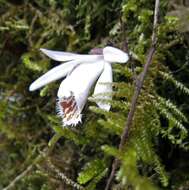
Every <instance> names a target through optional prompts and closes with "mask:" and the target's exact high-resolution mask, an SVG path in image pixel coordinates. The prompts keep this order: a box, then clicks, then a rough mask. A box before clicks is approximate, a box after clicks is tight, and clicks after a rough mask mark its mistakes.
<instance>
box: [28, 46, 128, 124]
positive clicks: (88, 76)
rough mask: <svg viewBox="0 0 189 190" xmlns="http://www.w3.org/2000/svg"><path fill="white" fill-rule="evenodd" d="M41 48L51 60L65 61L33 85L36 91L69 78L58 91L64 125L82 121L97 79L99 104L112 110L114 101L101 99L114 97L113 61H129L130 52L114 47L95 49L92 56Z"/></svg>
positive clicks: (95, 89) (96, 95) (59, 108)
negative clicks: (112, 94) (111, 106)
mask: <svg viewBox="0 0 189 190" xmlns="http://www.w3.org/2000/svg"><path fill="white" fill-rule="evenodd" d="M40 50H41V51H42V52H43V53H44V54H46V55H47V56H48V57H50V58H51V59H53V60H55V61H61V62H65V63H62V64H61V65H59V66H56V67H54V68H53V69H51V70H50V71H48V72H47V73H45V74H44V75H42V76H41V77H39V78H38V79H37V80H35V81H34V82H33V83H32V84H31V85H30V87H29V90H30V91H34V90H36V89H38V88H41V87H42V86H44V85H46V84H48V83H50V82H52V81H55V80H58V79H60V78H63V77H66V78H65V79H64V80H63V81H62V83H61V84H60V87H59V90H58V94H57V95H58V103H57V108H58V114H59V115H60V116H61V117H62V122H63V126H68V125H77V124H78V123H79V122H81V112H82V110H83V107H84V105H85V103H86V101H87V97H88V95H89V92H90V90H91V88H92V86H93V85H94V84H95V82H96V86H95V88H94V96H95V97H97V98H98V100H97V105H98V106H99V107H100V108H101V109H104V110H107V111H109V109H110V103H108V101H101V99H104V100H110V99H111V92H112V86H111V85H110V84H111V83H112V67H111V63H114V62H117V63H125V62H127V61H128V59H129V57H128V54H127V53H125V52H123V51H121V50H120V49H117V48H114V47H111V46H107V47H105V48H103V49H97V48H96V49H93V50H92V51H91V54H89V55H88V54H87V55H81V54H76V53H69V52H62V51H51V50H47V49H40ZM99 50H100V52H99ZM99 53H100V54H99ZM102 83H106V84H107V83H108V84H107V85H104V84H102ZM105 94H106V95H105Z"/></svg>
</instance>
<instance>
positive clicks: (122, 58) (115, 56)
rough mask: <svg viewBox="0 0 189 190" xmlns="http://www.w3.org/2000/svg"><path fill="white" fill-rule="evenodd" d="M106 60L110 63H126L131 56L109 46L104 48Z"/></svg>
mask: <svg viewBox="0 0 189 190" xmlns="http://www.w3.org/2000/svg"><path fill="white" fill-rule="evenodd" d="M103 55H104V60H105V61H107V62H110V63H113V62H117V63H126V62H127V61H128V60H129V56H128V54H127V53H125V52H124V51H122V50H120V49H118V48H115V47H111V46H107V47H105V48H104V49H103Z"/></svg>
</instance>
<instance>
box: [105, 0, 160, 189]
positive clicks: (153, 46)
mask: <svg viewBox="0 0 189 190" xmlns="http://www.w3.org/2000/svg"><path fill="white" fill-rule="evenodd" d="M159 4H160V0H156V1H155V9H154V23H153V32H152V42H151V47H150V49H149V52H148V55H147V59H146V64H145V65H144V69H143V72H142V73H141V75H140V76H139V80H138V82H137V84H136V88H135V92H134V95H133V97H132V101H131V108H130V111H129V114H128V117H127V121H126V124H125V128H124V130H123V133H122V136H121V141H120V144H119V150H120V151H121V150H122V149H123V147H124V145H125V143H126V142H127V140H128V137H129V131H130V128H131V126H132V121H133V116H134V113H135V110H136V105H137V100H138V97H139V95H140V92H141V88H142V86H143V83H144V79H145V77H146V74H147V72H148V68H149V66H150V64H151V63H152V58H153V55H154V53H155V50H156V44H157V35H156V29H157V25H158V15H159ZM118 164H119V160H118V159H115V160H114V161H113V164H112V170H111V174H110V176H109V178H108V180H107V184H106V187H105V190H108V189H109V188H110V185H111V182H112V180H113V178H114V175H115V172H116V169H117V167H118Z"/></svg>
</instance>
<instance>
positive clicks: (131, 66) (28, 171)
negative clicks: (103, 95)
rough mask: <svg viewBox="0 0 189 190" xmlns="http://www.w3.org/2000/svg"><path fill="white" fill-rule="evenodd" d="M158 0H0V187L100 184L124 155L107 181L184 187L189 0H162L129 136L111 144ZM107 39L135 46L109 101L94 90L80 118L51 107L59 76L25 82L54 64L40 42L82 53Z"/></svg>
mask: <svg viewBox="0 0 189 190" xmlns="http://www.w3.org/2000/svg"><path fill="white" fill-rule="evenodd" d="M154 3H155V1H154V0H112V1H108V0H96V1H90V0H78V1H76V0H31V1H29V0H0V189H4V190H8V189H13V190H55V189H57V190H69V189H90V190H95V189H96V190H101V189H104V188H105V185H106V181H107V178H108V175H109V173H110V171H111V164H112V161H113V158H114V157H116V158H119V159H120V160H121V164H120V167H119V168H118V170H117V172H116V176H115V179H114V182H113V184H112V187H111V189H113V190H118V189H119V190H121V189H124V190H148V189H149V190H153V189H165V190H166V189H167V190H188V189H189V162H188V160H189V153H188V149H189V138H188V131H189V125H188V116H189V114H188V113H189V106H188V104H189V99H188V96H189V89H188V87H189V83H188V82H189V78H188V76H189V67H188V64H189V25H188V23H189V3H188V1H187V0H182V1H179V0H170V1H169V0H160V17H159V20H160V24H159V26H158V32H157V34H158V45H157V51H156V55H155V57H154V59H153V63H152V65H151V67H150V70H149V73H148V76H147V77H146V80H145V83H144V86H143V89H142V92H141V95H140V98H139V101H138V105H137V109H136V113H135V117H134V120H133V126H132V129H131V132H130V136H129V140H128V142H127V143H126V146H125V148H124V150H123V151H122V152H119V151H118V149H117V147H118V145H119V142H120V136H121V133H122V130H123V128H124V125H125V122H126V118H127V114H128V111H129V106H130V102H131V97H132V95H133V90H134V84H135V81H134V79H135V78H136V76H137V75H138V74H140V73H141V71H142V68H143V65H144V64H145V61H146V55H147V52H148V50H149V47H150V42H151V34H152V25H153V10H154ZM108 44H111V45H114V46H116V47H119V48H121V49H123V50H127V49H129V52H130V53H131V54H132V56H133V58H132V59H131V60H130V61H129V62H128V63H127V64H122V65H119V64H116V65H113V71H114V81H115V82H114V83H113V84H112V85H113V89H114V92H113V100H112V101H111V104H112V108H111V111H110V112H105V111H102V110H100V109H99V108H97V106H96V104H95V103H94V101H93V100H91V99H90V100H89V101H88V103H87V105H86V107H85V110H84V111H83V122H82V124H80V125H79V126H77V127H75V128H63V127H62V124H61V119H60V118H59V117H57V116H56V109H55V105H56V98H57V96H56V94H57V89H58V87H59V84H60V81H57V82H54V83H51V84H49V85H47V86H45V87H44V88H42V89H41V90H38V91H35V92H29V90H28V88H29V85H30V84H31V83H32V82H33V81H34V80H35V79H36V78H38V77H39V76H40V75H42V74H43V73H45V72H46V71H48V70H49V69H50V68H52V67H54V66H56V65H58V64H59V63H57V62H55V61H52V60H50V59H48V58H47V57H46V56H45V55H43V54H42V53H40V52H39V48H48V49H53V50H62V51H71V52H78V53H88V52H89V51H90V49H91V48H93V47H105V46H106V45H108ZM126 44H128V47H126ZM15 179H16V181H15ZM5 187H7V188H5Z"/></svg>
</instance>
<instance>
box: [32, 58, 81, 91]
mask: <svg viewBox="0 0 189 190" xmlns="http://www.w3.org/2000/svg"><path fill="white" fill-rule="evenodd" d="M78 64H80V61H69V62H66V63H63V64H61V65H58V66H56V67H54V68H52V69H51V70H49V71H48V72H47V73H45V74H44V75H42V76H41V77H39V78H38V79H37V80H35V81H34V82H33V83H32V84H31V85H30V87H29V90H30V91H34V90H36V89H38V88H41V87H42V86H44V85H46V84H48V83H50V82H52V81H55V80H58V79H60V78H62V77H65V76H66V75H67V74H68V73H69V72H70V71H71V70H72V69H73V67H75V66H76V65H78Z"/></svg>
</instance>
